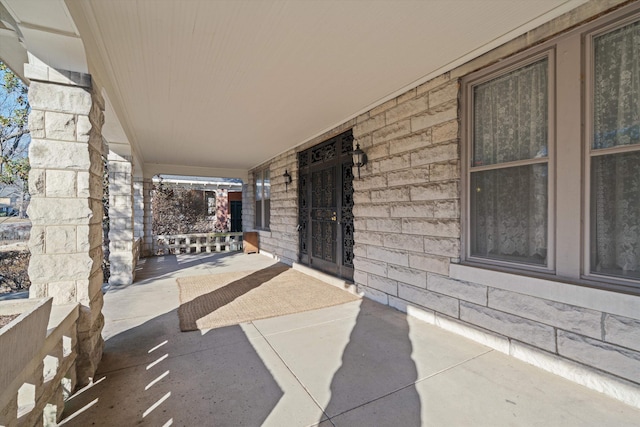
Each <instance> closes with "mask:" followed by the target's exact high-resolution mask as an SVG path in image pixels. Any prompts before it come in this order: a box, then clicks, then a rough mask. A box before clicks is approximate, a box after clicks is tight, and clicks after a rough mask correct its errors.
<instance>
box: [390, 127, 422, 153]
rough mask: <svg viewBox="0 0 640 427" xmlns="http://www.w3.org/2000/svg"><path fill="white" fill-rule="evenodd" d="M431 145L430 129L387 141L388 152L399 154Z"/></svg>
mask: <svg viewBox="0 0 640 427" xmlns="http://www.w3.org/2000/svg"><path fill="white" fill-rule="evenodd" d="M429 145H431V131H430V130H427V131H425V132H421V133H417V134H414V135H409V136H406V137H404V138H398V139H394V140H393V141H391V142H389V154H391V155H394V154H400V153H406V152H408V151H413V150H417V149H420V148H424V147H427V146H429Z"/></svg>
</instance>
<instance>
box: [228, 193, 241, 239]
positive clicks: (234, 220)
mask: <svg viewBox="0 0 640 427" xmlns="http://www.w3.org/2000/svg"><path fill="white" fill-rule="evenodd" d="M229 205H230V206H229V209H230V211H231V232H232V233H236V232H237V233H239V232H241V231H242V202H241V201H237V200H231V201H230V202H229Z"/></svg>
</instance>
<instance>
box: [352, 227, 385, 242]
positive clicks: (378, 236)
mask: <svg viewBox="0 0 640 427" xmlns="http://www.w3.org/2000/svg"><path fill="white" fill-rule="evenodd" d="M383 236H384V234H382V233H378V232H371V231H363V230H362V231H361V230H359V231H357V232H356V241H357V242H358V243H363V244H366V245H375V246H382V238H383Z"/></svg>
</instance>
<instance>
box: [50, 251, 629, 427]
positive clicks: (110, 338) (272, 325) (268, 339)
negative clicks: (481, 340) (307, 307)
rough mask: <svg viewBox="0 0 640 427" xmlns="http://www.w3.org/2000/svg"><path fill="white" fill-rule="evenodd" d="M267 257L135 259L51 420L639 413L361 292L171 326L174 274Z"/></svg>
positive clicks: (329, 422)
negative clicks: (84, 373)
mask: <svg viewBox="0 0 640 427" xmlns="http://www.w3.org/2000/svg"><path fill="white" fill-rule="evenodd" d="M272 263H273V261H272V260H270V259H269V258H266V257H263V256H261V255H244V254H240V253H238V254H222V255H218V254H201V255H184V256H166V257H162V258H149V259H146V260H144V261H143V262H142V263H141V271H139V272H138V276H137V282H136V283H135V284H134V285H131V286H126V287H121V288H115V289H114V288H112V289H109V290H108V292H107V294H106V295H105V307H104V313H105V318H106V319H105V320H106V325H105V328H104V331H103V336H104V338H105V340H106V343H105V351H104V357H103V359H102V362H101V364H100V367H99V371H98V373H97V375H96V379H95V384H94V385H93V386H92V387H88V388H86V389H85V390H83V391H82V392H80V393H77V394H76V395H75V396H73V397H72V398H71V399H70V401H69V402H68V404H67V407H66V410H65V417H66V419H65V420H64V421H63V425H66V426H88V425H95V426H130V425H148V426H169V425H174V426H234V427H235V426H260V425H270V426H278V427H283V426H294V427H295V426H312V425H319V426H321V427H331V426H349V427H354V426H356V427H357V426H394V427H411V426H420V425H428V426H470V425H473V426H507V425H513V426H531V425H544V426H556V425H562V426H563V427H568V426H603V425H609V426H613V425H615V426H625V425H629V426H631V425H638V420H640V410H636V409H634V408H631V407H629V406H626V405H624V404H621V403H618V402H617V401H615V400H612V399H609V398H607V397H605V396H604V395H601V394H599V393H596V392H593V391H590V390H588V389H586V388H583V387H581V386H578V385H575V384H573V383H571V382H568V381H566V380H563V379H562V378H559V377H556V376H554V375H551V374H548V373H546V372H544V371H541V370H539V369H537V368H534V367H532V366H529V365H527V364H525V363H522V362H520V361H517V360H515V359H513V358H510V357H508V356H505V355H503V354H501V353H499V352H496V351H493V350H491V349H489V348H487V347H484V346H482V345H479V344H477V343H475V342H472V341H469V340H467V339H465V338H461V337H459V336H457V335H454V334H451V333H449V332H446V331H444V330H441V329H439V328H436V327H433V326H431V325H428V324H425V323H423V322H421V321H419V320H416V319H413V318H411V317H407V316H406V315H404V314H403V313H400V312H398V311H395V310H393V309H390V308H388V307H385V306H382V305H380V304H377V303H374V302H372V301H369V300H366V299H365V300H362V301H356V302H354V303H349V304H344V305H341V306H336V307H331V308H326V309H321V310H317V311H313V312H307V313H300V314H295V315H289V316H283V317H279V318H273V319H266V320H260V321H255V322H252V323H247V324H242V325H238V326H231V327H226V328H221V329H216V330H211V331H208V332H206V333H201V332H186V333H185V332H180V330H179V328H178V317H177V314H176V309H177V307H178V294H177V286H176V284H175V278H176V277H180V276H193V275H201V274H212V273H214V272H215V273H218V272H224V271H242V270H250V269H261V268H264V267H267V266H269V265H271V264H272ZM301 286H304V284H302V283H301Z"/></svg>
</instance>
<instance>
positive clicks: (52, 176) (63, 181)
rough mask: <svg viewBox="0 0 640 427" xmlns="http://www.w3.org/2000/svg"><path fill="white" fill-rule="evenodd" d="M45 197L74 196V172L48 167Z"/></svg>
mask: <svg viewBox="0 0 640 427" xmlns="http://www.w3.org/2000/svg"><path fill="white" fill-rule="evenodd" d="M46 177H47V178H46V185H45V187H46V191H45V193H46V195H47V197H75V196H76V172H74V171H72V170H71V171H66V170H56V169H49V170H47V171H46Z"/></svg>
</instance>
